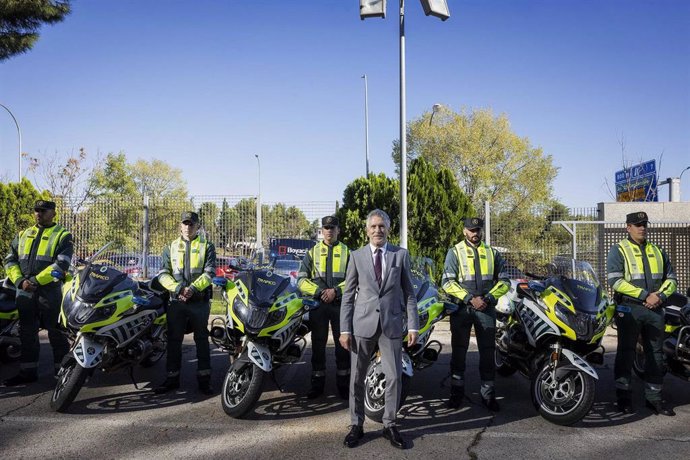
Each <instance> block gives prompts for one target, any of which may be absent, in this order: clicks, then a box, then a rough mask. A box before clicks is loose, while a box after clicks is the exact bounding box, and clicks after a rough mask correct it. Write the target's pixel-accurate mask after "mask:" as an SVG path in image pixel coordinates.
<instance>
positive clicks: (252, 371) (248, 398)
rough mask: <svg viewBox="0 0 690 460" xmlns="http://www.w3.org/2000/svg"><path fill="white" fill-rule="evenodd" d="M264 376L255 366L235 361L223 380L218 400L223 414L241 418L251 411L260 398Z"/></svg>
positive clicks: (264, 373)
mask: <svg viewBox="0 0 690 460" xmlns="http://www.w3.org/2000/svg"><path fill="white" fill-rule="evenodd" d="M265 376H266V372H264V371H262V370H261V369H260V368H259V367H258V366H257V365H256V364H253V363H246V362H240V361H235V362H234V363H233V364H232V365H231V366H230V369H228V373H227V374H225V379H224V380H223V391H222V392H221V398H220V399H221V403H222V405H223V410H224V411H225V413H226V414H228V415H229V416H230V417H233V418H242V417H243V416H245V415H246V414H247V413H248V412H249V411H250V410H252V409H253V408H254V405H255V404H256V402H257V401H258V400H259V397H260V396H261V391H262V389H263V383H264V377H265Z"/></svg>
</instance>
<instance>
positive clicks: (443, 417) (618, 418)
mask: <svg viewBox="0 0 690 460" xmlns="http://www.w3.org/2000/svg"><path fill="white" fill-rule="evenodd" d="M610 333H611V334H615V331H610ZM434 334H435V338H436V339H437V340H440V341H441V343H442V344H443V345H444V350H443V353H442V354H441V356H440V359H439V361H438V362H437V363H436V364H435V365H434V366H432V367H430V368H427V369H424V370H422V371H419V372H417V374H416V375H415V378H414V381H413V383H412V388H411V395H410V397H409V398H408V401H407V403H406V405H405V406H404V407H403V408H402V409H401V411H400V417H399V421H400V425H401V431H402V432H403V434H404V435H405V436H406V437H407V439H408V440H410V442H411V445H412V446H411V448H410V449H409V450H405V451H399V450H396V449H394V448H393V447H391V446H390V444H389V443H388V442H387V441H386V440H384V439H383V438H382V437H381V435H380V431H381V425H379V424H377V423H373V422H369V421H367V423H366V424H365V426H364V429H365V437H364V439H363V443H362V444H361V445H360V446H359V447H357V448H355V449H347V448H345V447H344V446H343V445H342V441H343V438H344V436H345V434H346V433H347V425H348V415H347V404H346V403H345V402H343V401H341V400H340V399H339V398H338V397H337V396H336V390H335V382H334V380H335V377H334V374H335V371H334V370H333V372H330V373H329V376H328V383H327V387H326V392H327V394H326V395H325V396H324V397H322V398H321V399H317V400H314V401H309V400H307V399H306V398H305V397H304V394H305V393H306V391H307V390H308V388H309V373H310V366H309V364H308V362H309V359H310V356H309V353H308V352H307V354H306V355H305V357H304V360H303V361H302V362H300V363H298V364H296V365H293V366H290V367H287V368H283V369H280V370H279V371H278V372H277V373H276V374H277V380H278V382H279V383H280V385H281V386H282V388H283V391H282V392H281V391H279V390H278V388H277V386H276V384H275V383H274V382H272V381H269V382H268V383H267V384H266V386H265V392H264V394H263V396H262V398H261V400H260V401H259V403H258V405H257V407H256V410H255V411H254V412H252V413H250V415H249V416H248V417H247V418H246V419H243V420H235V419H232V418H230V417H228V416H226V415H225V413H224V412H223V410H222V408H221V405H220V398H219V396H218V394H217V393H216V395H215V396H211V397H203V396H201V395H199V394H197V392H196V381H195V376H194V370H195V366H196V363H195V352H194V347H193V342H192V340H191V336H187V337H186V338H187V340H186V341H185V347H184V350H183V351H184V371H183V381H182V389H181V390H180V391H179V392H176V393H172V394H169V395H161V396H156V395H153V394H152V393H151V392H150V391H146V390H144V389H142V390H137V389H136V388H135V387H134V386H133V385H132V382H131V380H130V378H129V375H128V374H127V373H124V372H121V373H116V374H112V375H107V374H97V375H95V376H94V377H93V378H92V379H91V381H90V382H87V385H86V387H85V388H83V389H82V391H81V392H80V393H79V395H78V396H77V399H76V401H75V402H74V403H73V405H72V406H71V407H70V412H69V413H67V414H57V413H53V412H51V410H50V408H49V404H48V403H49V400H50V396H51V393H52V389H53V386H54V384H55V382H54V380H53V377H52V373H51V369H50V368H51V365H50V349H49V346H47V345H46V346H43V347H42V352H41V375H40V380H39V382H38V383H36V384H33V385H31V386H28V387H20V388H4V387H0V453H1V456H2V458H3V459H14V458H37V457H41V458H98V459H108V458H125V457H126V458H171V457H172V458H183V457H184V458H187V459H189V458H273V459H283V458H305V459H311V458H314V459H317V458H318V459H331V458H393V457H395V458H420V457H422V458H433V459H445V458H452V459H463V458H469V459H477V458H479V459H481V458H484V459H489V458H490V459H501V458H511V459H523V458H529V459H556V458H567V459H578V458H583V459H592V458H606V459H607V460H612V459H626V460H631V459H657V458H663V459H681V458H682V459H687V458H688V457H690V430H689V429H688V427H689V426H690V383H688V382H684V381H681V380H679V379H678V378H676V377H673V376H667V377H666V387H665V390H666V394H667V396H668V399H670V401H671V402H672V403H673V405H674V406H675V410H676V412H677V414H678V415H677V416H676V417H662V416H655V415H652V413H651V412H650V411H649V410H648V409H646V408H644V403H643V401H644V400H643V394H642V384H641V382H640V381H638V380H636V381H635V402H636V405H637V406H638V413H637V414H634V415H627V416H623V415H621V414H619V413H617V412H616V409H615V405H614V401H615V396H614V395H615V391H614V388H613V357H614V350H615V335H608V336H607V337H606V339H605V345H606V347H607V349H608V350H609V352H608V353H607V354H606V358H605V363H604V365H603V366H599V367H598V369H597V371H598V373H599V376H600V380H599V382H598V385H597V396H596V400H595V404H594V407H593V409H592V411H591V412H590V414H589V415H588V416H587V417H586V418H585V419H584V420H583V421H582V422H580V423H579V424H578V425H576V426H574V427H561V426H557V425H553V424H551V423H549V422H547V421H546V420H544V419H542V418H541V417H540V416H539V415H538V414H537V413H536V411H535V409H534V407H533V406H532V404H531V402H530V396H529V385H528V381H527V380H526V379H525V378H524V377H522V376H520V375H514V376H512V377H507V378H500V377H499V378H498V379H497V394H498V397H499V402H500V404H501V411H500V412H499V413H497V414H492V413H490V412H489V411H488V410H486V409H485V408H484V407H483V406H481V405H480V404H479V401H480V399H479V394H478V386H479V382H478V375H477V371H476V369H477V359H478V355H477V353H476V348H474V345H472V346H473V348H472V349H471V350H470V353H469V367H468V369H469V370H468V372H467V376H466V378H467V385H468V386H467V393H468V397H469V398H468V401H467V403H466V405H464V406H463V407H462V408H460V409H458V410H450V409H447V408H446V407H445V406H444V401H445V399H446V398H447V395H448V392H449V388H448V385H449V381H448V380H445V378H446V376H447V375H448V363H449V360H450V334H449V332H448V324H447V323H441V324H440V325H439V327H437V330H436V331H435V333H434ZM42 343H47V339H46V337H45V336H43V335H42ZM212 359H213V367H214V374H213V382H214V386H215V388H216V390H219V389H220V387H221V383H222V379H223V376H224V372H225V370H226V369H227V366H228V362H227V358H226V357H225V356H224V355H223V354H221V353H220V352H218V351H214V352H213V354H212ZM332 361H333V357H332V350H330V351H329V364H330V365H332V364H333V363H332ZM16 370H17V366H16V365H3V366H2V367H0V378H2V379H4V378H6V377H8V376H11V375H13V374H14V373H15V372H16ZM163 375H164V363H163V362H160V363H158V364H157V365H156V366H155V367H154V368H152V369H137V371H136V372H135V379H136V380H137V382H138V385H139V386H140V387H149V386H150V385H151V384H154V385H155V384H156V383H158V382H160V381H162V379H163Z"/></svg>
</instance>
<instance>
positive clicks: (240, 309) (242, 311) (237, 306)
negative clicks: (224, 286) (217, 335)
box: [232, 297, 249, 324]
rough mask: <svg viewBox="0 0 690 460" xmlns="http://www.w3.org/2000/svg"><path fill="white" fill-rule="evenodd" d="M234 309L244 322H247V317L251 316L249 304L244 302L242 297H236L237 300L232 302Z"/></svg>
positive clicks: (238, 317)
mask: <svg viewBox="0 0 690 460" xmlns="http://www.w3.org/2000/svg"><path fill="white" fill-rule="evenodd" d="M232 311H233V312H234V313H235V316H237V319H239V320H240V322H241V323H242V324H246V323H247V318H248V317H249V306H248V305H245V303H244V302H242V299H240V298H239V297H235V300H234V301H233V303H232Z"/></svg>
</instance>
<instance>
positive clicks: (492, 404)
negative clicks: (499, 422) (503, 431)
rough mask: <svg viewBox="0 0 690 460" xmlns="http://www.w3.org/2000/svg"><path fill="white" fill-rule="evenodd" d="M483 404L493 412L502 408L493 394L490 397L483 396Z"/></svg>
mask: <svg viewBox="0 0 690 460" xmlns="http://www.w3.org/2000/svg"><path fill="white" fill-rule="evenodd" d="M482 404H484V406H485V407H486V408H487V409H489V410H490V411H491V412H499V411H500V410H501V406H499V405H498V401H496V398H495V397H493V396H492V397H490V398H489V399H485V398H482Z"/></svg>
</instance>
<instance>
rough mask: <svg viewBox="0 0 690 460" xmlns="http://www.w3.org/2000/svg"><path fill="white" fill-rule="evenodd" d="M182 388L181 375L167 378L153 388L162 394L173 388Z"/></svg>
mask: <svg viewBox="0 0 690 460" xmlns="http://www.w3.org/2000/svg"><path fill="white" fill-rule="evenodd" d="M178 388H180V378H179V377H168V378H166V379H165V382H163V383H162V384H161V385H159V386H157V387H156V388H154V389H153V392H154V393H155V394H157V395H162V394H163V393H167V392H169V391H172V390H177V389H178Z"/></svg>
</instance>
